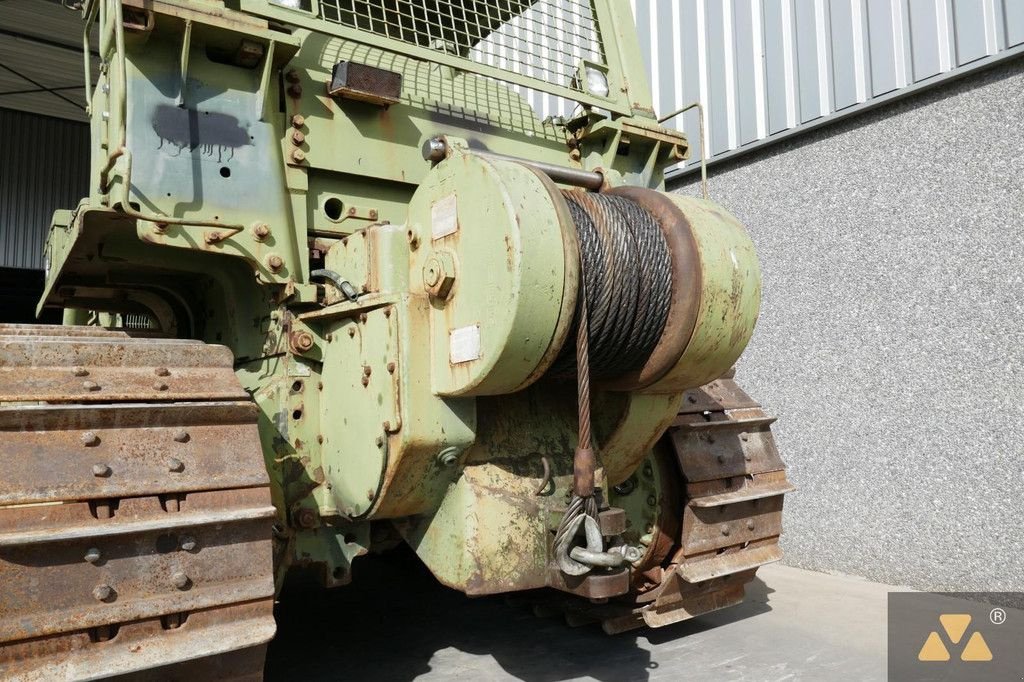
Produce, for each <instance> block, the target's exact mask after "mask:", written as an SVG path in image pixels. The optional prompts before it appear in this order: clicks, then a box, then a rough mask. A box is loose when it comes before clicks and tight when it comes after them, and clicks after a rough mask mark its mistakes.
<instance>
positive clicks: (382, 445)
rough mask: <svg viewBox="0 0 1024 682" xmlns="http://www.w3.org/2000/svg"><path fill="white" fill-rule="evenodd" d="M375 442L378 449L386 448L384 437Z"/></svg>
mask: <svg viewBox="0 0 1024 682" xmlns="http://www.w3.org/2000/svg"><path fill="white" fill-rule="evenodd" d="M375 442H376V443H377V447H378V448H382V447H384V436H377V440H376V441H375Z"/></svg>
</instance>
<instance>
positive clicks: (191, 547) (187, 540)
mask: <svg viewBox="0 0 1024 682" xmlns="http://www.w3.org/2000/svg"><path fill="white" fill-rule="evenodd" d="M196 547H197V543H196V539H195V538H194V537H192V536H191V535H182V536H181V548H182V549H183V550H185V551H186V552H192V551H195V548H196Z"/></svg>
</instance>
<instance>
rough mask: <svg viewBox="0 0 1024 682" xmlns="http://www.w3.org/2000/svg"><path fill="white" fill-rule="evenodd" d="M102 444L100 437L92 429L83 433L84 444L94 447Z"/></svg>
mask: <svg viewBox="0 0 1024 682" xmlns="http://www.w3.org/2000/svg"><path fill="white" fill-rule="evenodd" d="M99 444H100V437H99V436H97V435H96V434H95V433H93V432H92V431H86V432H85V433H83V434H82V445H84V446H85V447H87V448H90V447H93V446H95V445H99Z"/></svg>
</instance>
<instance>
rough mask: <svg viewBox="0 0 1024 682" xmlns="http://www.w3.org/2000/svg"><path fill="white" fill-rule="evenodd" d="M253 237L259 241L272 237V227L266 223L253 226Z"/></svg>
mask: <svg viewBox="0 0 1024 682" xmlns="http://www.w3.org/2000/svg"><path fill="white" fill-rule="evenodd" d="M252 236H253V237H254V238H255V239H256V240H257V241H263V240H264V239H266V238H267V237H269V236H270V226H269V225H267V224H266V223H256V224H255V225H253V226H252Z"/></svg>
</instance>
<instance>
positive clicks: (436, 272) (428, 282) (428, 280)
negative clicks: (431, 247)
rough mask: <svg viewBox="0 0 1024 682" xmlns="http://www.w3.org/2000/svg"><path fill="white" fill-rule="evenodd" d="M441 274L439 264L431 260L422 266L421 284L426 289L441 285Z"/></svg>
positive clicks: (434, 259)
mask: <svg viewBox="0 0 1024 682" xmlns="http://www.w3.org/2000/svg"><path fill="white" fill-rule="evenodd" d="M442 274H443V270H442V268H441V263H439V262H438V260H437V259H436V258H431V259H430V260H428V261H427V264H426V265H424V266H423V284H424V285H425V286H427V287H436V286H437V285H438V284H440V283H441V275H442Z"/></svg>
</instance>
